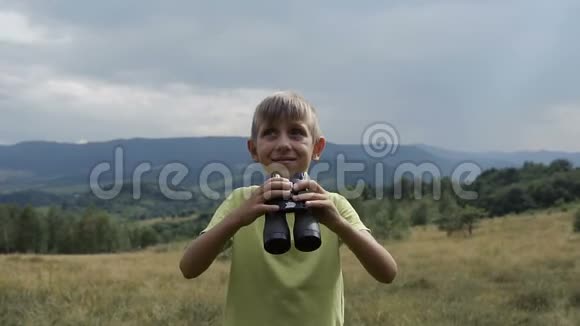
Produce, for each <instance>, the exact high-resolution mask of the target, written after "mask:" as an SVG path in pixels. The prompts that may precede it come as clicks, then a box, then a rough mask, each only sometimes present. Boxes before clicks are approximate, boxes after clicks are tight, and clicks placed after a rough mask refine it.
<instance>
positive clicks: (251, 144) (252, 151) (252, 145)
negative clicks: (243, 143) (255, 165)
mask: <svg viewBox="0 0 580 326" xmlns="http://www.w3.org/2000/svg"><path fill="white" fill-rule="evenodd" d="M248 152H250V155H251V156H252V159H253V160H254V161H255V162H258V152H257V150H256V143H254V141H253V140H252V139H251V138H250V139H248Z"/></svg>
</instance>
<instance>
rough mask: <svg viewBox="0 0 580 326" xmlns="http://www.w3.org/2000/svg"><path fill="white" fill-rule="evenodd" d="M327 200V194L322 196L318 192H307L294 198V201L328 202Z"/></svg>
mask: <svg viewBox="0 0 580 326" xmlns="http://www.w3.org/2000/svg"><path fill="white" fill-rule="evenodd" d="M326 199H328V196H327V195H326V194H321V193H317V192H305V193H301V194H298V195H294V196H292V200H294V201H305V200H326Z"/></svg>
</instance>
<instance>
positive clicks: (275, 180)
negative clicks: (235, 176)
mask: <svg viewBox="0 0 580 326" xmlns="http://www.w3.org/2000/svg"><path fill="white" fill-rule="evenodd" d="M291 195H292V182H290V180H288V179H286V178H282V177H272V178H270V179H268V180H266V182H264V184H262V185H261V186H260V187H258V188H257V189H255V190H253V192H252V194H251V196H250V198H248V199H247V200H246V201H245V202H244V203H243V204H242V205H241V206H240V207H239V208H238V216H239V222H240V227H243V226H246V225H250V224H252V223H253V222H254V221H255V220H256V219H257V218H258V217H260V216H262V215H264V214H266V213H267V212H275V211H278V210H279V209H280V207H279V206H278V205H269V204H267V202H268V201H270V200H273V199H276V198H287V199H288V198H290V196H291Z"/></svg>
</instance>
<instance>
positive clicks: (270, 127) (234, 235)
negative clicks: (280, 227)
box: [180, 92, 397, 326]
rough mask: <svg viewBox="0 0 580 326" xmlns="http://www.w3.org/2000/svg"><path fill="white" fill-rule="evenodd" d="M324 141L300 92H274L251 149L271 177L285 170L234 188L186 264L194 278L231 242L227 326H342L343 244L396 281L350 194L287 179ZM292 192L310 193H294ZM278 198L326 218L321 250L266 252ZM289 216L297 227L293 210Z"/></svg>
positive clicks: (258, 113) (262, 108)
mask: <svg viewBox="0 0 580 326" xmlns="http://www.w3.org/2000/svg"><path fill="white" fill-rule="evenodd" d="M325 144H326V141H325V138H324V137H322V135H321V133H320V128H319V126H318V119H317V117H316V111H315V109H314V108H313V107H312V106H311V105H310V104H309V103H308V102H306V100H304V99H303V98H302V97H300V96H299V95H297V94H295V93H292V92H279V93H275V94H273V95H271V96H268V97H267V98H265V99H264V100H263V101H262V102H261V103H260V104H259V105H258V106H257V107H256V110H255V112H254V118H253V122H252V134H251V138H250V139H249V140H248V150H249V152H250V154H251V155H252V158H253V159H254V160H255V161H257V162H260V163H261V164H262V166H263V168H264V170H265V171H266V172H267V173H268V175H269V174H270V173H272V172H274V171H276V172H279V173H280V175H281V176H280V177H273V178H270V179H268V180H267V181H266V182H264V183H263V184H262V185H260V186H251V187H243V188H239V189H236V190H234V191H233V192H232V193H231V194H230V195H229V196H228V198H227V199H226V200H225V201H224V202H223V203H222V204H221V205H220V206H219V207H218V209H217V210H216V212H215V214H214V216H213V217H212V219H211V221H210V223H209V225H208V226H207V228H206V229H205V230H204V231H202V233H201V235H200V236H199V237H197V238H196V239H195V240H193V241H192V243H191V244H190V246H189V247H188V248H187V249H186V251H185V253H184V255H183V257H182V259H181V262H180V269H181V272H182V273H183V276H184V277H186V278H188V279H191V278H195V277H197V276H199V275H200V274H202V273H203V272H204V271H205V270H206V269H207V268H208V267H209V266H210V265H211V263H212V262H213V261H214V259H215V258H216V256H217V255H218V254H219V253H220V251H221V250H222V249H223V248H224V247H226V246H229V245H231V246H232V257H231V267H230V268H231V270H230V280H229V284H228V293H227V300H226V307H225V311H224V312H225V325H228V326H229V325H243V326H246V325H247V326H266V325H276V326H281V325H300V326H307V325H316V326H331V325H332V326H335V325H343V323H344V294H343V278H342V270H341V265H340V252H339V246H340V244H341V243H343V242H344V243H346V244H347V246H348V247H349V248H350V249H351V250H352V251H353V252H354V254H355V255H356V257H357V258H358V260H359V261H360V263H361V264H362V265H363V266H364V268H365V269H366V270H367V272H368V273H369V274H370V275H372V276H373V277H374V278H375V279H376V280H377V281H379V282H381V283H391V282H392V281H393V279H394V277H395V275H396V273H397V265H396V263H395V261H394V259H393V258H392V257H391V255H390V254H389V252H388V251H387V250H385V248H383V247H382V246H381V245H380V244H379V243H378V242H376V241H375V239H374V238H373V236H372V235H371V234H370V230H369V229H368V228H367V227H366V226H365V225H364V224H363V223H362V222H361V220H360V218H359V216H358V214H357V213H356V211H355V210H354V209H353V208H352V206H351V205H350V204H349V202H348V201H347V200H346V199H345V198H344V197H343V196H341V195H339V194H336V193H330V192H327V191H325V190H324V189H323V188H322V187H321V186H320V185H319V184H318V183H317V182H316V181H314V180H302V181H300V182H297V183H295V184H292V183H291V182H290V181H289V179H288V178H289V177H290V176H292V175H294V174H295V173H297V172H306V171H307V170H308V168H309V166H310V162H311V160H318V159H319V158H320V155H321V153H322V151H323V149H324V147H325ZM292 190H294V191H301V190H308V192H303V193H301V194H299V195H292ZM279 198H286V199H290V198H291V199H293V200H294V201H305V203H306V206H307V207H310V208H311V209H312V212H313V215H314V216H316V217H317V218H318V219H319V222H320V232H321V239H322V245H321V246H320V248H318V249H317V250H315V251H312V252H301V251H298V250H296V249H295V247H294V246H291V248H290V250H289V251H288V252H286V253H284V254H282V255H272V254H270V253H268V252H266V251H265V250H264V247H263V233H262V232H263V228H264V214H265V213H267V212H273V211H276V210H278V206H277V205H268V200H271V199H279ZM286 218H287V222H288V226H289V228H290V230H292V227H293V225H294V214H293V213H288V214H287V216H286Z"/></svg>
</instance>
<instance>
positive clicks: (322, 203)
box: [304, 199, 333, 208]
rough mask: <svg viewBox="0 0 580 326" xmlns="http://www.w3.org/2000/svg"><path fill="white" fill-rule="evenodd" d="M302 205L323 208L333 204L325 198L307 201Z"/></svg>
mask: <svg viewBox="0 0 580 326" xmlns="http://www.w3.org/2000/svg"><path fill="white" fill-rule="evenodd" d="M304 205H306V207H310V208H323V207H331V206H332V205H333V204H332V201H331V200H330V199H326V200H312V201H307V202H305V203H304Z"/></svg>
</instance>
